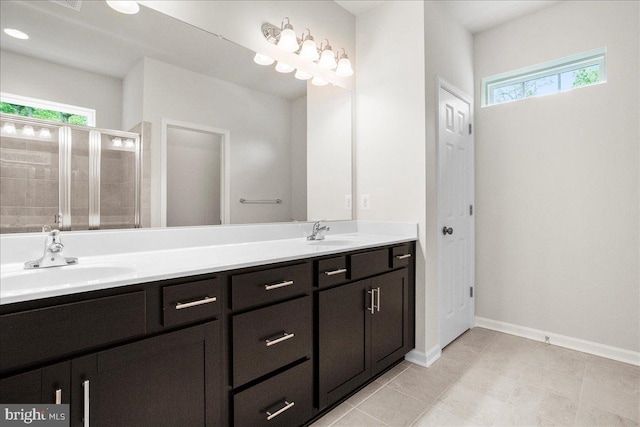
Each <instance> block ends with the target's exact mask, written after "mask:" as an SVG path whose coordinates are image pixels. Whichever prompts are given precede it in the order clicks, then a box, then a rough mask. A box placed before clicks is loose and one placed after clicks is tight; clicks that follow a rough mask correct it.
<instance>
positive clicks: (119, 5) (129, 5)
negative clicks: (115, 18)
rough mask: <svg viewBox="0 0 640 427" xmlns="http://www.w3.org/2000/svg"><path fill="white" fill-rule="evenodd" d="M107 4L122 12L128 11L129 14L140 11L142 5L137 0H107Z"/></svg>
mask: <svg viewBox="0 0 640 427" xmlns="http://www.w3.org/2000/svg"><path fill="white" fill-rule="evenodd" d="M107 4H108V5H109V6H110V7H111V9H113V10H117V11H118V12H120V13H126V14H127V15H134V14H136V13H138V12H139V11H140V6H139V5H138V2H136V1H114V0H107Z"/></svg>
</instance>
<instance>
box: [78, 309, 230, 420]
mask: <svg viewBox="0 0 640 427" xmlns="http://www.w3.org/2000/svg"><path fill="white" fill-rule="evenodd" d="M219 327H220V326H219V322H210V323H207V324H204V325H198V326H193V327H190V328H187V329H183V330H181V331H178V332H173V333H169V334H165V335H160V336H157V337H153V338H148V339H145V340H142V341H138V342H135V343H132V344H127V345H124V346H121V347H116V348H113V349H111V350H105V351H101V352H99V353H96V354H92V355H89V356H86V357H82V358H78V359H75V360H73V361H72V365H71V371H72V377H71V378H72V383H73V388H74V394H73V396H72V399H73V401H72V406H71V411H72V414H71V418H72V422H71V425H72V426H82V425H84V424H83V420H84V419H85V418H86V416H87V409H88V418H89V425H91V426H96V425H99V426H101V427H102V426H141V427H143V426H153V427H156V426H179V425H184V426H205V425H206V426H213V425H220V400H221V399H220V390H219V387H218V386H217V384H220V383H221V378H219V372H220V368H219V366H220V360H221V357H220V356H221V354H220V348H221V340H220V331H219Z"/></svg>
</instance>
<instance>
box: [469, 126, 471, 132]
mask: <svg viewBox="0 0 640 427" xmlns="http://www.w3.org/2000/svg"><path fill="white" fill-rule="evenodd" d="M469 135H471V123H469Z"/></svg>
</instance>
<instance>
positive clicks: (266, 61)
mask: <svg viewBox="0 0 640 427" xmlns="http://www.w3.org/2000/svg"><path fill="white" fill-rule="evenodd" d="M253 62H255V63H256V64H260V65H271V64H273V63H274V62H275V59H273V58H271V57H268V56H267V55H263V54H261V53H256V56H254V57H253Z"/></svg>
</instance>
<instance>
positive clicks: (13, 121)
mask: <svg viewBox="0 0 640 427" xmlns="http://www.w3.org/2000/svg"><path fill="white" fill-rule="evenodd" d="M0 135H1V138H0V233H23V232H31V231H40V230H41V229H42V227H43V226H44V225H51V226H55V227H56V228H58V229H60V230H97V229H108V228H137V227H140V191H141V177H142V163H141V158H142V156H141V150H142V147H141V139H140V135H139V134H136V133H131V132H122V131H115V130H107V129H97V128H92V127H86V126H76V125H70V124H66V123H56V122H50V121H45V120H38V119H33V118H29V117H20V116H14V115H11V114H0Z"/></svg>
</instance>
